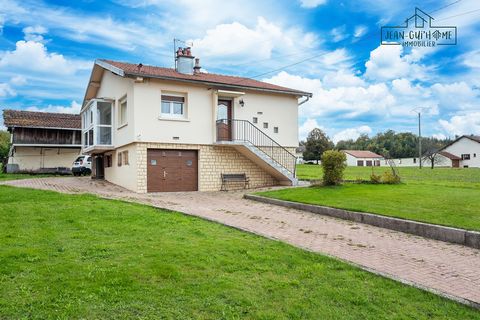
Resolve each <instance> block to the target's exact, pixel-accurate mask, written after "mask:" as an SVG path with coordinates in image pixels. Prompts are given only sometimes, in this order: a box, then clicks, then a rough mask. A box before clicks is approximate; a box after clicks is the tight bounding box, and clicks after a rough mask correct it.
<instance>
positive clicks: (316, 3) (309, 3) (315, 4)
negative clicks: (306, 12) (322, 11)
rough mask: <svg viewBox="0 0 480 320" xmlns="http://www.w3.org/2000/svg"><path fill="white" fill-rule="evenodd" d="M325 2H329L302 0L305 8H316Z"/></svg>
mask: <svg viewBox="0 0 480 320" xmlns="http://www.w3.org/2000/svg"><path fill="white" fill-rule="evenodd" d="M325 3H327V0H300V5H301V6H302V7H303V8H316V7H318V6H320V5H322V4H325Z"/></svg>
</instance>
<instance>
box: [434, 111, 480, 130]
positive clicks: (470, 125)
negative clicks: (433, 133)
mask: <svg viewBox="0 0 480 320" xmlns="http://www.w3.org/2000/svg"><path fill="white" fill-rule="evenodd" d="M438 123H439V124H440V126H441V127H442V128H443V130H444V131H445V132H446V133H447V134H448V135H449V136H454V135H463V134H480V112H478V111H477V112H470V113H468V114H463V115H455V116H453V117H451V118H450V120H443V119H440V120H439V121H438Z"/></svg>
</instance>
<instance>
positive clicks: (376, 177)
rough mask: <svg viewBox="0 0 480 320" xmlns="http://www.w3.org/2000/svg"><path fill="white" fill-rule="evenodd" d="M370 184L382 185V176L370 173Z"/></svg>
mask: <svg viewBox="0 0 480 320" xmlns="http://www.w3.org/2000/svg"><path fill="white" fill-rule="evenodd" d="M370 182H371V183H375V184H378V183H382V176H381V175H379V174H375V173H372V174H371V175H370Z"/></svg>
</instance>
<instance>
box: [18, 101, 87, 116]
mask: <svg viewBox="0 0 480 320" xmlns="http://www.w3.org/2000/svg"><path fill="white" fill-rule="evenodd" d="M81 107H82V105H81V104H80V103H78V102H76V101H72V103H71V104H70V106H58V105H57V106H55V105H48V106H46V107H36V106H31V107H28V108H27V111H41V112H57V113H73V114H78V113H80V109H81Z"/></svg>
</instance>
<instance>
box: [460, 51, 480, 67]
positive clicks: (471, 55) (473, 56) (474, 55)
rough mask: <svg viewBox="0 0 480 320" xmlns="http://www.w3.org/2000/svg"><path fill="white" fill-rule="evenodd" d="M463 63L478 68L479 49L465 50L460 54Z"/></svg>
mask: <svg viewBox="0 0 480 320" xmlns="http://www.w3.org/2000/svg"><path fill="white" fill-rule="evenodd" d="M462 59H463V64H464V65H466V66H467V67H470V68H475V69H478V68H480V50H474V51H470V52H467V53H466V54H464V55H463V56H462Z"/></svg>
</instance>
